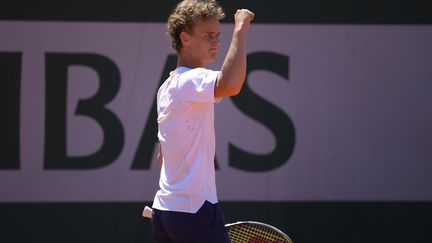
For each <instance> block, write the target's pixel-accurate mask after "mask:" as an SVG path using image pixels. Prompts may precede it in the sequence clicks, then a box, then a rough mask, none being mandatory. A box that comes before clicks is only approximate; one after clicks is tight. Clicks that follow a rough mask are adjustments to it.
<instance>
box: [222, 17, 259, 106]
mask: <svg viewBox="0 0 432 243" xmlns="http://www.w3.org/2000/svg"><path fill="white" fill-rule="evenodd" d="M253 18H254V13H252V12H251V11H249V10H247V9H240V10H237V12H236V13H235V15H234V19H235V25H234V32H233V36H232V40H231V45H230V47H229V49H228V53H227V55H226V57H225V60H224V63H223V65H222V68H221V72H220V73H219V75H218V77H217V80H216V86H215V91H214V93H215V97H223V96H234V95H237V94H238V93H239V92H240V90H241V87H242V86H243V83H244V81H245V78H246V34H247V31H248V29H249V26H250V22H251V21H252V20H253Z"/></svg>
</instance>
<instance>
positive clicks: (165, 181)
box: [153, 67, 219, 213]
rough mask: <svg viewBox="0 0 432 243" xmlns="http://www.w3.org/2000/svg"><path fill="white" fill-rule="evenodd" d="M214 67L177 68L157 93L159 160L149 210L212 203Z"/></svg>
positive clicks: (190, 208)
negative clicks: (158, 178) (160, 152)
mask: <svg viewBox="0 0 432 243" xmlns="http://www.w3.org/2000/svg"><path fill="white" fill-rule="evenodd" d="M218 74H219V72H218V71H212V70H208V69H205V68H195V69H189V68H186V67H178V68H177V69H176V70H174V71H173V72H171V74H170V77H169V78H168V79H167V80H166V81H165V82H164V83H163V84H162V85H161V87H160V88H159V90H158V93H157V112H158V119H157V121H158V127H159V131H158V138H159V141H160V144H161V148H162V155H163V163H162V169H161V174H160V180H159V187H160V190H159V191H158V192H157V193H156V196H155V198H154V201H153V208H156V209H159V210H168V211H178V212H188V213H196V212H197V211H198V209H199V208H200V207H201V206H202V205H203V204H204V202H205V201H206V200H207V201H209V202H211V203H216V202H217V196H216V182H215V168H214V157H215V131H214V103H215V102H218V101H219V100H218V99H215V97H214V87H215V82H216V78H217V75H218Z"/></svg>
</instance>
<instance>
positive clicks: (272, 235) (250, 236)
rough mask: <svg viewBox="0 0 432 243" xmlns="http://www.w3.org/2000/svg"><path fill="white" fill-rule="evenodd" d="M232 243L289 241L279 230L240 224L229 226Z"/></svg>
mask: <svg viewBox="0 0 432 243" xmlns="http://www.w3.org/2000/svg"><path fill="white" fill-rule="evenodd" d="M228 235H229V236H230V239H231V242H232V243H283V242H289V241H287V240H286V238H285V237H284V236H282V235H281V234H280V233H279V232H277V231H275V230H273V229H271V228H269V227H266V226H263V225H255V224H240V225H235V226H232V227H230V228H229V231H228Z"/></svg>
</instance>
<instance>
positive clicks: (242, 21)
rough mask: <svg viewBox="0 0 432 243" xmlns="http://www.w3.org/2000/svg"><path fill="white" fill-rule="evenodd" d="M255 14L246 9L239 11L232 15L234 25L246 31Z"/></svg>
mask: <svg viewBox="0 0 432 243" xmlns="http://www.w3.org/2000/svg"><path fill="white" fill-rule="evenodd" d="M254 16H255V14H254V13H253V12H252V11H249V10H248V9H239V10H237V12H236V13H235V15H234V20H235V25H236V26H237V27H239V28H242V29H248V28H249V26H250V22H251V21H252V20H253V19H254Z"/></svg>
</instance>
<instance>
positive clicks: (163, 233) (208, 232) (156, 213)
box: [152, 201, 230, 243]
mask: <svg viewBox="0 0 432 243" xmlns="http://www.w3.org/2000/svg"><path fill="white" fill-rule="evenodd" d="M152 230H153V235H154V236H155V238H156V241H157V242H159V243H168V242H172V243H230V240H229V237H228V232H227V230H226V228H225V224H224V216H223V213H222V210H221V209H220V207H219V204H217V203H216V204H212V203H210V202H208V201H205V203H204V204H203V206H202V207H201V208H200V209H199V210H198V212H197V213H195V214H193V213H183V212H174V211H162V210H157V209H153V213H152Z"/></svg>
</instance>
